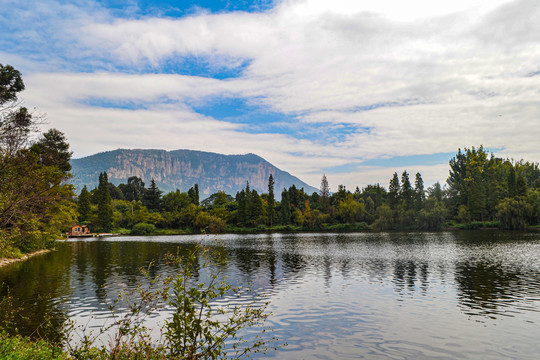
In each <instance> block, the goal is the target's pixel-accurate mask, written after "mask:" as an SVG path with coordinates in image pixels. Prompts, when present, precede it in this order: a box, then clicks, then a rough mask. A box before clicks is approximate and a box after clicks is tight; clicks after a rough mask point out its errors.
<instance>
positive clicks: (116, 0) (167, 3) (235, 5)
mask: <svg viewBox="0 0 540 360" xmlns="http://www.w3.org/2000/svg"><path fill="white" fill-rule="evenodd" d="M99 4H101V6H103V7H104V8H107V9H109V10H111V12H113V14H114V15H116V16H119V17H128V18H129V17H146V16H159V17H183V16H187V15H192V14H197V13H200V12H210V13H223V12H233V11H244V12H261V11H265V10H268V9H271V8H272V7H273V6H274V1H273V0H235V1H230V0H200V1H184V0H172V1H171V0H152V1H134V0H131V1H125V0H101V1H99Z"/></svg>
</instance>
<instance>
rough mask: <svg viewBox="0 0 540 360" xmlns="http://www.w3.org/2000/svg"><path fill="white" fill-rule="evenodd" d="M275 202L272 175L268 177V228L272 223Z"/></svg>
mask: <svg viewBox="0 0 540 360" xmlns="http://www.w3.org/2000/svg"><path fill="white" fill-rule="evenodd" d="M275 203H276V200H275V198H274V177H273V176H272V174H270V176H269V177H268V223H269V224H270V226H272V225H273V223H274V213H275V211H274V208H275V205H276V204H275Z"/></svg>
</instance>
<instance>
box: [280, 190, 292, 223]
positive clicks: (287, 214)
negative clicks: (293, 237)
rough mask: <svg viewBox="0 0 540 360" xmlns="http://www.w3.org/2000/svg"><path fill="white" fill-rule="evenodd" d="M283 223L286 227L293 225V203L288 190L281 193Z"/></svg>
mask: <svg viewBox="0 0 540 360" xmlns="http://www.w3.org/2000/svg"><path fill="white" fill-rule="evenodd" d="M281 223H282V224H284V225H288V224H290V223H291V203H290V201H289V192H288V191H287V190H286V189H283V191H282V192H281Z"/></svg>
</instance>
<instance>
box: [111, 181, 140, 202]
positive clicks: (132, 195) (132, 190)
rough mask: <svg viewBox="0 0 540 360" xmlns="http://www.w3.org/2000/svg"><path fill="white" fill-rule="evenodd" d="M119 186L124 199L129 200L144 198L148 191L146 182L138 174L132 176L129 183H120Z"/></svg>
mask: <svg viewBox="0 0 540 360" xmlns="http://www.w3.org/2000/svg"><path fill="white" fill-rule="evenodd" d="M118 188H119V189H120V191H122V194H124V199H126V200H127V201H139V200H142V198H143V195H144V193H145V191H146V189H145V187H144V182H143V181H142V180H141V179H140V178H138V177H136V176H130V177H129V178H128V180H127V184H120V185H118Z"/></svg>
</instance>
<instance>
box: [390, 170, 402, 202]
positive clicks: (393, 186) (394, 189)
mask: <svg viewBox="0 0 540 360" xmlns="http://www.w3.org/2000/svg"><path fill="white" fill-rule="evenodd" d="M399 191H400V185H399V178H398V174H397V172H395V173H394V175H393V176H392V179H391V180H390V184H389V186H388V205H389V206H390V208H391V209H392V210H395V209H396V208H397V205H398V203H399Z"/></svg>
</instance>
